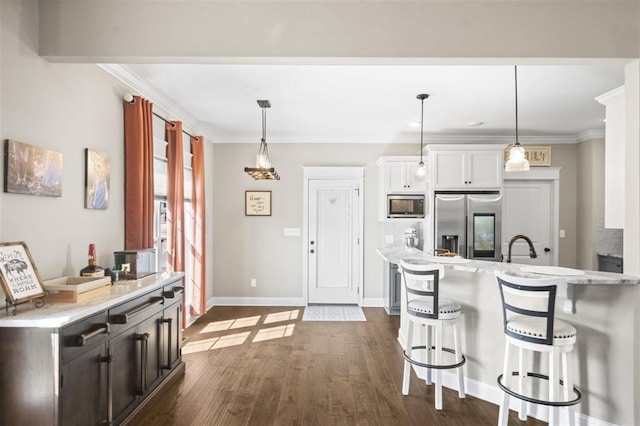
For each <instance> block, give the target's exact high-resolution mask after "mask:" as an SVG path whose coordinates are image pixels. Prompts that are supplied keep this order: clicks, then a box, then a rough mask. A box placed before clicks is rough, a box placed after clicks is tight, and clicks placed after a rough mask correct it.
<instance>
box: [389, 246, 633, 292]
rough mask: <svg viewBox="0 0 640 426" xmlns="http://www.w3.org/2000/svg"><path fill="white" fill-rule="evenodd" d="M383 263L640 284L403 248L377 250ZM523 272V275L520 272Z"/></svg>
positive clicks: (604, 275)
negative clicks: (403, 262)
mask: <svg viewBox="0 0 640 426" xmlns="http://www.w3.org/2000/svg"><path fill="white" fill-rule="evenodd" d="M376 250H377V252H378V254H380V256H382V258H383V259H384V260H386V261H387V262H390V263H399V262H400V260H402V259H414V260H422V261H427V262H434V263H440V264H442V265H443V266H444V267H445V268H448V269H455V270H459V271H469V272H485V273H491V274H493V273H495V271H503V272H508V273H510V274H514V275H518V276H522V277H537V278H541V277H555V278H558V279H559V280H562V281H563V282H566V283H569V284H609V285H612V284H617V285H622V284H626V285H629V284H640V278H639V277H635V276H633V275H625V274H617V273H614V272H600V271H580V270H579V271H580V275H564V274H563V275H552V274H551V275H550V274H544V275H543V274H538V273H533V272H527V268H529V267H531V266H532V265H522V264H518V263H503V262H489V261H485V260H471V259H463V258H448V257H436V256H431V255H428V254H427V253H425V252H424V251H422V250H420V249H417V248H406V247H382V248H378V249H376ZM523 268H524V269H525V270H524V271H523V270H522V269H523Z"/></svg>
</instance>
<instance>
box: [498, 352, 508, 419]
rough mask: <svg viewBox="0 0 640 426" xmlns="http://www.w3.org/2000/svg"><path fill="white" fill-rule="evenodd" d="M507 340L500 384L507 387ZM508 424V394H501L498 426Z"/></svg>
mask: <svg viewBox="0 0 640 426" xmlns="http://www.w3.org/2000/svg"><path fill="white" fill-rule="evenodd" d="M510 346H511V345H510V344H509V340H506V341H505V344H504V364H503V367H502V384H503V385H504V386H505V387H509V384H510V383H511V369H510V368H509V347H510ZM507 423H509V394H508V393H506V392H502V402H500V412H499V413H498V426H507Z"/></svg>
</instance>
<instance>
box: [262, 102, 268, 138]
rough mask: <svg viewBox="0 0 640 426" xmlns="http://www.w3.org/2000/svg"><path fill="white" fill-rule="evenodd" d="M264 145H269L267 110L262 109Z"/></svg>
mask: <svg viewBox="0 0 640 426" xmlns="http://www.w3.org/2000/svg"><path fill="white" fill-rule="evenodd" d="M262 143H267V109H266V108H262Z"/></svg>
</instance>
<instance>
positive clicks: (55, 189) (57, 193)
mask: <svg viewBox="0 0 640 426" xmlns="http://www.w3.org/2000/svg"><path fill="white" fill-rule="evenodd" d="M4 192H10V193H14V194H29V195H45V196H50V197H61V196H62V153H60V152H56V151H52V150H50V149H46V148H41V147H38V146H34V145H29V144H26V143H23V142H18V141H13V140H6V141H5V144H4Z"/></svg>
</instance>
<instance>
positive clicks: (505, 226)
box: [502, 180, 557, 265]
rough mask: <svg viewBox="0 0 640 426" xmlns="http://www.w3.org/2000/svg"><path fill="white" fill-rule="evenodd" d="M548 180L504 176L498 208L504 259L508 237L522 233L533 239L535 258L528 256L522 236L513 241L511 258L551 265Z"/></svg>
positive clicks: (551, 248) (550, 207)
mask: <svg viewBox="0 0 640 426" xmlns="http://www.w3.org/2000/svg"><path fill="white" fill-rule="evenodd" d="M552 189H553V183H552V181H549V180H505V182H504V201H503V210H502V238H503V242H502V253H503V255H504V258H505V261H506V259H507V254H508V247H509V241H510V240H511V238H513V237H514V236H515V235H518V234H522V235H526V236H527V237H529V238H530V239H531V241H532V242H533V247H534V248H535V250H536V254H537V255H538V257H537V258H535V259H532V258H530V257H529V245H528V244H527V242H526V241H525V240H523V239H519V240H517V241H515V242H514V243H513V246H512V248H511V262H513V263H523V264H528V265H555V262H554V255H553V251H554V250H556V249H557V248H556V247H554V246H553V235H554V233H553V228H552V227H553V220H552V219H553V217H554V211H553V209H554V208H557V207H556V206H554V198H553V190H552Z"/></svg>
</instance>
